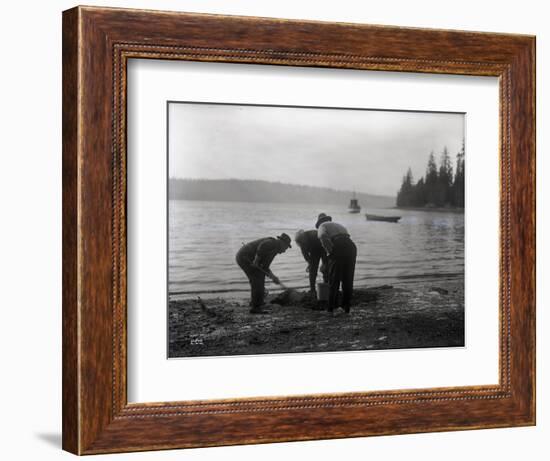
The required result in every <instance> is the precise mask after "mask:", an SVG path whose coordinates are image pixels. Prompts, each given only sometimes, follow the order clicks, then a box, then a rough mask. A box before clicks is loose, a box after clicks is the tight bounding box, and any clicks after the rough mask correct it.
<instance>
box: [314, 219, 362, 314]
mask: <svg viewBox="0 0 550 461" xmlns="http://www.w3.org/2000/svg"><path fill="white" fill-rule="evenodd" d="M315 227H316V229H317V236H318V237H319V240H320V241H321V245H323V248H324V249H325V251H326V253H327V255H328V283H329V300H328V311H329V312H332V311H334V309H335V308H336V307H338V306H337V303H338V290H339V289H340V284H342V308H343V309H344V311H345V312H346V313H349V311H350V306H351V297H352V294H353V277H354V274H355V260H356V259H357V247H356V246H355V243H353V241H352V240H351V238H350V236H349V233H348V231H347V229H346V228H345V227H344V226H342V225H341V224H338V223H335V222H332V217H331V216H327V215H326V214H325V213H321V214H320V215H319V217H318V218H317V223H316V224H315Z"/></svg>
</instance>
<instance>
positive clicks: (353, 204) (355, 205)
mask: <svg viewBox="0 0 550 461" xmlns="http://www.w3.org/2000/svg"><path fill="white" fill-rule="evenodd" d="M360 212H361V207H360V206H359V200H357V198H356V197H355V192H354V193H353V198H352V199H351V200H350V201H349V206H348V213H360Z"/></svg>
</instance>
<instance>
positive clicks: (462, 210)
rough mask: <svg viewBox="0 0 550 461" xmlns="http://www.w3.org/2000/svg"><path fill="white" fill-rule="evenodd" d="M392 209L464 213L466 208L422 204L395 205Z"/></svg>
mask: <svg viewBox="0 0 550 461" xmlns="http://www.w3.org/2000/svg"><path fill="white" fill-rule="evenodd" d="M391 209H392V210H405V211H436V212H446V213H459V214H464V208H445V207H433V208H430V207H421V206H418V207H417V206H410V207H409V206H394V207H392V208H391Z"/></svg>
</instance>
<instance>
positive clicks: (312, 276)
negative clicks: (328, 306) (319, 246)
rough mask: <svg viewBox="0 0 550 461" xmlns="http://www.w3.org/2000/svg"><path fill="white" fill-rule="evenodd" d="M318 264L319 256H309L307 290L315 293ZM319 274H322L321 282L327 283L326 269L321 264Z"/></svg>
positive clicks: (319, 261)
mask: <svg viewBox="0 0 550 461" xmlns="http://www.w3.org/2000/svg"><path fill="white" fill-rule="evenodd" d="M319 263H321V256H317V255H315V256H311V257H310V260H309V289H310V290H311V291H316V287H315V283H316V282H317V272H318V271H319ZM321 273H322V274H323V282H325V283H327V282H328V268H327V267H326V266H325V265H324V264H321Z"/></svg>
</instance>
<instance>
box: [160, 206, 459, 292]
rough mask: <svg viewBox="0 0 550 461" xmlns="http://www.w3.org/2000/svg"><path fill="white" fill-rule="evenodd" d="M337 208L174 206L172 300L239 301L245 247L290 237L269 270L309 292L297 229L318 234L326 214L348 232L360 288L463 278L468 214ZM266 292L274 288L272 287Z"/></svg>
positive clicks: (246, 287)
mask: <svg viewBox="0 0 550 461" xmlns="http://www.w3.org/2000/svg"><path fill="white" fill-rule="evenodd" d="M346 206H347V204H343V205H342V206H341V207H338V206H322V205H304V204H286V203H285V204H281V203H242V202H202V201H187V200H171V201H169V258H168V259H169V275H168V278H169V283H168V286H169V292H170V295H171V296H177V297H182V296H183V297H185V296H192V295H200V296H203V297H209V296H210V297H211V296H235V297H242V296H243V295H244V294H245V292H247V291H248V290H249V285H248V281H247V279H246V276H245V275H244V273H243V272H242V271H241V270H240V268H239V267H238V266H237V264H236V262H235V254H236V252H237V251H238V249H239V248H240V247H241V245H242V244H243V243H245V242H249V241H251V240H255V239H257V238H260V237H267V236H273V237H275V236H277V235H279V234H280V233H281V232H286V233H287V234H289V235H290V236H291V237H292V239H293V243H292V248H291V249H289V250H288V251H287V252H286V253H283V254H280V255H277V256H276V258H275V260H274V262H273V264H272V265H271V269H272V270H273V272H274V273H275V274H276V275H277V276H279V278H280V279H281V281H282V282H283V283H285V284H287V285H289V286H291V287H306V286H307V285H308V278H307V277H308V274H307V273H306V271H305V269H306V262H305V261H304V259H303V257H302V255H301V252H300V249H299V248H298V247H297V245H296V244H295V243H294V233H295V232H296V231H297V230H298V229H304V230H308V229H313V228H314V225H315V221H316V218H317V215H318V214H319V213H320V212H325V213H328V214H330V215H331V216H332V217H333V220H334V221H337V222H339V223H341V224H343V225H344V226H346V227H347V229H348V231H349V232H350V234H351V237H352V239H353V241H354V242H355V244H356V245H357V265H356V270H355V284H356V286H373V285H380V284H390V283H407V282H410V281H417V280H429V279H433V280H434V284H436V283H437V282H436V280H437V279H441V278H455V277H463V274H464V215H463V214H462V213H453V212H439V211H413V210H406V211H405V210H377V209H368V210H365V209H362V210H361V213H359V214H349V213H347V210H346ZM365 212H369V213H372V214H380V215H398V216H401V217H402V218H401V220H400V221H399V223H397V224H393V223H384V222H373V221H367V220H366V219H365V214H364V213H365ZM266 286H267V288H268V289H269V290H274V289H276V287H275V286H274V285H273V284H271V283H270V282H267V285H266Z"/></svg>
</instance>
